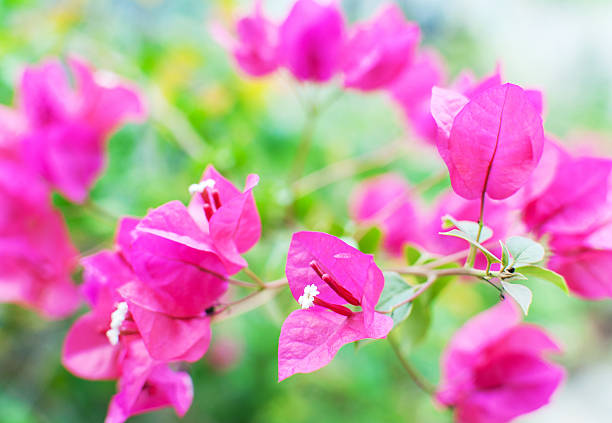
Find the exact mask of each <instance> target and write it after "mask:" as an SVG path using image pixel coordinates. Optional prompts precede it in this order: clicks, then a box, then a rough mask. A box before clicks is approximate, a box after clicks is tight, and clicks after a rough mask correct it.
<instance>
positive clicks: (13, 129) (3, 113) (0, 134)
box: [0, 105, 27, 160]
mask: <svg viewBox="0 0 612 423" xmlns="http://www.w3.org/2000/svg"><path fill="white" fill-rule="evenodd" d="M26 127H27V123H26V120H25V119H24V118H23V116H22V115H21V114H20V113H19V112H18V111H16V110H13V109H11V108H9V107H6V106H3V105H0V159H2V158H4V159H8V158H10V159H14V160H18V159H19V158H20V151H19V150H20V147H19V142H20V139H21V138H20V137H21V136H22V135H23V133H24V131H25V129H26Z"/></svg>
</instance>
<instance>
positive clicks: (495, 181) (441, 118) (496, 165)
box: [431, 84, 544, 200]
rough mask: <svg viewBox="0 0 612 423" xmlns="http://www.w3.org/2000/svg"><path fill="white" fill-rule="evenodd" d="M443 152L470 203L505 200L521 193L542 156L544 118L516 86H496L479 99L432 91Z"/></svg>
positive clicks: (455, 181) (453, 181)
mask: <svg viewBox="0 0 612 423" xmlns="http://www.w3.org/2000/svg"><path fill="white" fill-rule="evenodd" d="M431 112H432V115H433V117H434V119H435V120H436V123H437V125H438V142H437V145H438V151H439V153H440V156H442V159H443V160H444V161H445V163H446V165H447V167H448V170H449V173H450V177H451V184H452V186H453V190H454V191H455V192H456V193H457V194H459V195H460V196H462V197H464V198H466V199H468V200H471V199H475V198H480V197H481V196H483V195H484V194H485V193H486V194H487V195H488V196H489V197H490V198H493V199H496V200H501V199H504V198H507V197H509V196H511V195H512V194H514V193H515V192H516V191H518V189H519V188H521V187H522V186H523V185H524V184H525V183H526V182H527V181H528V180H529V177H530V176H531V173H532V172H533V170H534V169H535V167H536V166H537V164H538V162H539V160H540V157H541V155H542V149H543V146H544V133H543V128H542V118H541V117H540V114H539V112H538V110H537V109H536V107H535V106H534V105H533V103H532V101H531V100H530V97H529V96H528V95H527V94H526V92H525V91H524V90H523V89H522V88H520V87H519V86H517V85H513V84H504V85H495V86H492V87H490V88H488V89H486V90H484V91H482V92H480V93H479V94H477V95H476V96H475V97H474V98H472V99H469V98H468V97H466V96H464V95H462V94H460V93H456V92H453V91H449V90H444V89H440V88H437V87H434V88H433V91H432V100H431Z"/></svg>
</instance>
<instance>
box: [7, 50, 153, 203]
mask: <svg viewBox="0 0 612 423" xmlns="http://www.w3.org/2000/svg"><path fill="white" fill-rule="evenodd" d="M67 65H68V68H67V69H69V71H70V73H71V75H68V74H67V72H66V68H65V67H64V66H63V65H62V64H61V63H60V61H59V60H49V61H47V62H44V63H43V64H41V65H40V66H38V67H30V68H27V69H26V70H25V71H24V73H23V75H22V78H21V83H20V86H19V110H20V111H21V113H22V114H23V116H24V117H25V120H26V121H27V129H26V130H25V131H24V133H23V137H24V143H23V144H24V147H23V149H24V151H23V157H24V160H25V161H26V162H28V164H29V165H31V166H32V167H33V168H34V169H35V170H36V171H37V172H39V173H40V174H41V175H42V176H43V178H45V179H46V180H47V182H49V183H50V184H51V185H52V186H54V187H55V188H57V189H58V190H59V191H61V192H62V193H63V194H64V195H65V196H66V197H67V198H69V199H70V200H72V201H76V202H82V201H84V200H85V198H86V196H87V192H88V190H89V188H90V187H91V185H92V184H93V183H94V181H95V180H96V178H97V177H98V175H99V173H100V171H101V169H102V167H103V165H104V148H105V141H106V139H107V137H108V135H109V134H110V133H111V132H112V131H113V130H115V129H116V128H117V127H118V126H119V125H120V124H122V123H123V122H125V121H127V120H141V119H142V118H143V117H144V113H145V112H144V107H143V105H142V101H141V99H140V96H139V94H138V93H137V92H136V91H135V89H134V88H132V87H130V86H128V85H125V84H122V83H120V81H119V80H118V78H117V77H116V76H115V75H113V74H111V73H109V72H105V71H95V72H94V71H93V70H92V69H91V68H90V67H89V66H88V65H86V64H85V63H83V62H81V61H79V60H77V59H70V60H69V61H68V63H67ZM70 78H74V84H75V88H73V87H72V86H71V83H70Z"/></svg>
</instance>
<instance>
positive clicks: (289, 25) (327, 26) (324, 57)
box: [279, 0, 344, 82]
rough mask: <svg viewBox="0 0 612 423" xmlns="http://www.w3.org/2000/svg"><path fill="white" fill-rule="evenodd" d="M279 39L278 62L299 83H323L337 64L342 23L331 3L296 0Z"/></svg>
mask: <svg viewBox="0 0 612 423" xmlns="http://www.w3.org/2000/svg"><path fill="white" fill-rule="evenodd" d="M279 37H280V42H279V58H280V60H281V63H282V64H283V65H284V66H286V67H287V68H288V69H289V70H290V71H291V73H292V74H293V75H294V76H295V77H296V78H297V79H298V80H300V81H314V82H325V81H327V80H329V79H330V78H331V77H332V76H333V75H334V74H335V73H336V71H337V70H338V68H339V66H340V65H341V60H342V49H343V45H344V21H343V18H342V14H341V13H340V10H339V8H338V6H337V5H336V4H335V2H331V3H329V4H323V3H322V2H320V1H318V0H297V1H296V2H295V4H294V5H293V7H292V8H291V10H290V12H289V15H288V16H287V18H286V19H285V21H284V22H283V23H282V24H281V27H280V33H279Z"/></svg>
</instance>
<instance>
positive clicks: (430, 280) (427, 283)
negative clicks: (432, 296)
mask: <svg viewBox="0 0 612 423" xmlns="http://www.w3.org/2000/svg"><path fill="white" fill-rule="evenodd" d="M437 280H438V278H437V277H436V276H433V275H430V276H429V277H428V278H427V281H425V283H422V284H421V285H418V290H417V292H415V293H414V294H413V295H411V296H410V297H408V298H406V299H405V300H404V301H402V302H400V303H398V304H396V305H394V306H393V307H392V308H391V310H386V311H380V310H376V311H378V312H379V313H384V314H390V313H392V312H393V310H395V309H397V308H399V307H401V306H403V305H404V304H408V303H409V302H412V301H414V300H416V299H417V298H418V297H419V296H421V294H423V293H424V292H425V291H427V290H428V289H429V288H430V287H431V286H432V285H433V284H434V282H435V281H437Z"/></svg>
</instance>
